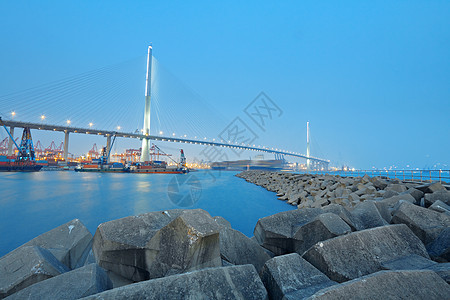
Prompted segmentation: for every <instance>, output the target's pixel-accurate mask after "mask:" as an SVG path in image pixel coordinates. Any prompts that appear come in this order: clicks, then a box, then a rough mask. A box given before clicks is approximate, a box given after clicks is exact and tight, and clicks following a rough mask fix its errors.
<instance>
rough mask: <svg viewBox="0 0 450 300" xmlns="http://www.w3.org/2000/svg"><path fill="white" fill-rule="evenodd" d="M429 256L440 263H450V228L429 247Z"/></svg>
mask: <svg viewBox="0 0 450 300" xmlns="http://www.w3.org/2000/svg"><path fill="white" fill-rule="evenodd" d="M427 250H428V254H429V255H430V257H431V258H432V259H433V260H435V261H438V262H450V227H447V228H445V229H444V230H443V231H442V232H441V233H440V234H439V236H438V237H437V238H436V239H435V240H434V241H433V242H431V243H429V244H428V245H427Z"/></svg>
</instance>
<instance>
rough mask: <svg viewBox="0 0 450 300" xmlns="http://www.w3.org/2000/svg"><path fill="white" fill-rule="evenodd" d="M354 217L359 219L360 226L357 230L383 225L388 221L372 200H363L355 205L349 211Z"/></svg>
mask: <svg viewBox="0 0 450 300" xmlns="http://www.w3.org/2000/svg"><path fill="white" fill-rule="evenodd" d="M351 214H352V215H353V217H354V218H355V219H358V220H359V222H358V223H359V224H361V227H360V228H358V230H363V229H368V228H373V227H378V226H384V225H387V224H388V223H387V222H386V220H385V219H384V218H383V217H382V216H381V214H380V212H379V210H378V208H377V206H376V205H375V203H374V202H373V201H364V202H362V203H359V204H358V205H356V206H355V208H354V209H353V211H352V212H351Z"/></svg>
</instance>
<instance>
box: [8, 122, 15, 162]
mask: <svg viewBox="0 0 450 300" xmlns="http://www.w3.org/2000/svg"><path fill="white" fill-rule="evenodd" d="M9 132H10V133H11V136H12V139H11V137H10V138H9V141H8V156H12V155H13V144H14V142H13V140H14V127H12V126H11V127H9Z"/></svg>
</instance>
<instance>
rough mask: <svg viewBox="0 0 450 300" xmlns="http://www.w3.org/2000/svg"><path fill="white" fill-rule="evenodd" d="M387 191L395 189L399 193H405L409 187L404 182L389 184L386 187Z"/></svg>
mask: <svg viewBox="0 0 450 300" xmlns="http://www.w3.org/2000/svg"><path fill="white" fill-rule="evenodd" d="M384 190H385V191H394V192H397V193H403V192H406V190H407V188H406V186H405V185H404V184H396V183H394V184H392V183H391V184H389V185H388V186H387V187H386V188H385V189H384Z"/></svg>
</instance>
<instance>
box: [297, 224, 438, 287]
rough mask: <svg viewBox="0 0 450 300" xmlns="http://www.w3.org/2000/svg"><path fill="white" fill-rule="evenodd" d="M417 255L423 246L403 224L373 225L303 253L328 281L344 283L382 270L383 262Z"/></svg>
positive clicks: (319, 244)
mask: <svg viewBox="0 0 450 300" xmlns="http://www.w3.org/2000/svg"><path fill="white" fill-rule="evenodd" d="M410 254H417V255H421V256H423V257H425V258H429V256H428V253H427V251H426V249H425V246H424V245H423V244H422V243H421V241H420V240H419V239H418V238H417V237H416V236H415V235H414V234H413V233H412V231H411V230H410V229H409V228H408V227H407V226H406V225H404V224H400V225H387V226H382V227H375V228H371V229H366V230H362V231H356V232H353V233H350V234H347V235H344V236H340V237H336V238H333V239H330V240H327V241H324V242H319V243H317V244H315V245H314V246H313V247H311V248H310V249H309V250H308V251H307V252H306V253H305V254H304V255H303V258H305V259H306V260H307V261H308V262H310V263H311V264H312V265H313V266H315V267H316V268H317V269H319V270H320V271H321V272H323V273H325V275H327V276H328V277H329V278H330V279H331V280H334V281H337V282H344V281H347V280H351V279H355V278H358V277H361V276H364V275H367V274H370V273H374V272H377V271H380V270H382V263H383V262H385V261H390V260H392V259H395V258H399V257H402V256H406V255H410Z"/></svg>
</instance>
